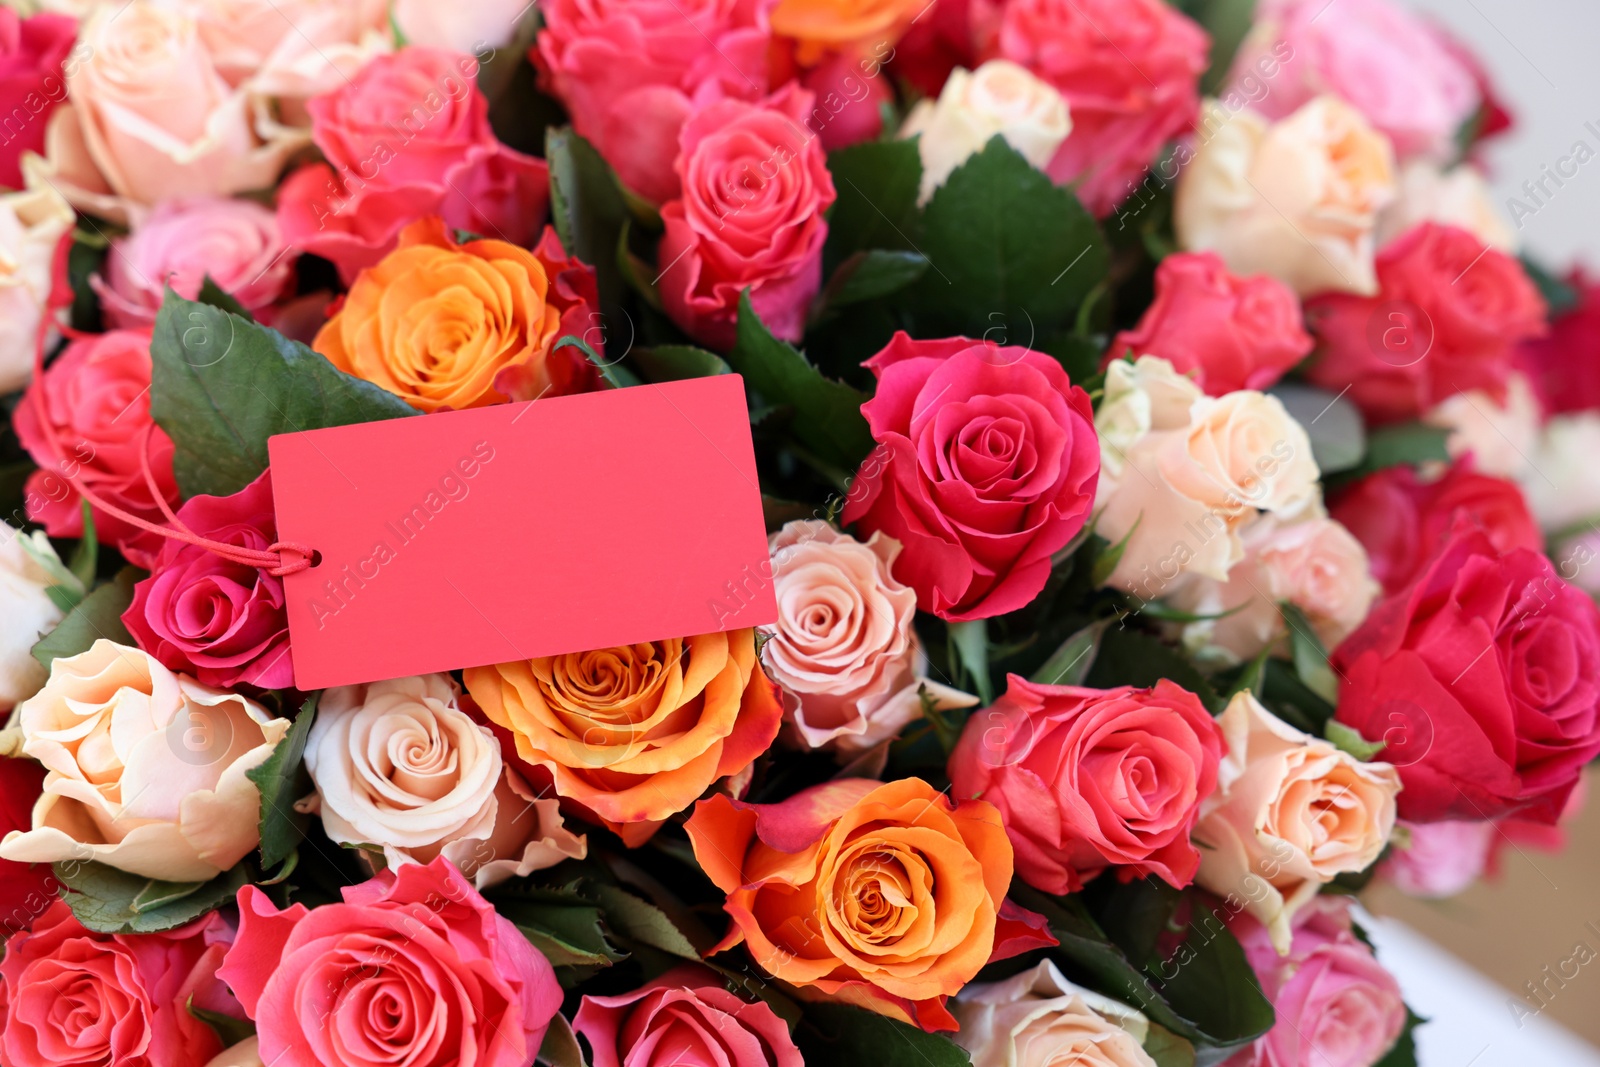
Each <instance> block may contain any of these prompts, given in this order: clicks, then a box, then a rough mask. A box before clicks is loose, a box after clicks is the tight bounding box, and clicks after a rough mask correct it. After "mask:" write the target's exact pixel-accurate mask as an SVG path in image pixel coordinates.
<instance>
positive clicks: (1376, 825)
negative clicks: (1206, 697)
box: [1194, 689, 1400, 953]
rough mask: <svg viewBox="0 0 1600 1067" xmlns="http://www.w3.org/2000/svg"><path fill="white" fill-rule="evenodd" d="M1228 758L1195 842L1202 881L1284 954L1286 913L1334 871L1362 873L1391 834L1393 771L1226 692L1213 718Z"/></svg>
mask: <svg viewBox="0 0 1600 1067" xmlns="http://www.w3.org/2000/svg"><path fill="white" fill-rule="evenodd" d="M1218 721H1219V722H1220V723H1221V725H1222V734H1223V737H1224V739H1225V740H1226V742H1227V750H1228V751H1227V755H1226V756H1225V757H1224V758H1223V761H1222V771H1221V775H1220V777H1219V780H1218V786H1217V791H1216V793H1215V794H1214V795H1213V796H1212V797H1211V798H1210V799H1209V800H1207V801H1206V803H1205V805H1204V806H1203V808H1202V815H1201V817H1200V824H1199V825H1198V826H1196V827H1195V832H1194V839H1195V842H1196V843H1197V844H1198V845H1199V846H1200V873H1199V875H1198V876H1197V877H1196V879H1195V880H1196V881H1197V882H1199V883H1200V885H1201V886H1202V887H1204V888H1205V889H1208V890H1210V891H1211V892H1213V893H1216V894H1217V895H1218V896H1225V897H1228V898H1229V899H1230V900H1233V901H1237V900H1238V898H1239V897H1240V896H1242V897H1244V900H1243V901H1241V902H1239V903H1240V906H1242V907H1244V908H1245V909H1246V910H1248V911H1249V913H1250V914H1251V915H1253V916H1255V917H1256V919H1258V920H1259V921H1260V922H1261V924H1262V925H1263V926H1265V927H1266V928H1267V930H1268V932H1269V933H1270V935H1271V938H1272V944H1273V946H1274V947H1275V948H1277V950H1278V952H1279V953H1284V952H1287V951H1289V940H1290V932H1291V924H1292V923H1293V920H1294V916H1295V913H1296V912H1297V911H1299V910H1300V909H1301V908H1303V907H1305V905H1306V904H1307V903H1308V902H1310V901H1311V900H1312V899H1314V898H1315V897H1316V895H1317V890H1319V889H1320V888H1322V886H1323V885H1325V884H1327V883H1328V882H1331V881H1333V880H1334V878H1336V877H1338V876H1339V875H1341V874H1347V873H1354V872H1356V871H1364V870H1366V869H1367V868H1368V867H1370V866H1372V864H1373V863H1374V862H1375V861H1376V860H1377V858H1378V855H1379V853H1381V852H1382V851H1383V846H1384V845H1386V844H1387V843H1388V841H1389V834H1390V833H1391V832H1392V831H1393V830H1394V820H1395V794H1397V793H1398V792H1400V775H1399V773H1398V772H1397V771H1396V770H1395V768H1394V767H1392V766H1390V765H1389V764H1387V763H1362V762H1361V761H1360V760H1357V759H1356V758H1355V757H1353V756H1351V755H1349V754H1348V753H1346V752H1343V751H1341V750H1339V749H1337V748H1335V747H1334V746H1333V745H1332V744H1330V743H1329V742H1327V741H1324V740H1322V739H1321V738H1317V737H1312V736H1310V735H1309V734H1305V733H1301V732H1300V731H1299V730H1296V729H1295V728H1294V727H1292V726H1290V725H1289V724H1288V723H1286V722H1284V721H1283V720H1281V719H1279V718H1278V717H1277V716H1276V715H1273V714H1272V712H1270V711H1268V710H1267V709H1266V708H1264V707H1262V706H1261V703H1260V702H1259V701H1258V700H1256V698H1255V697H1253V696H1251V695H1250V691H1249V690H1248V689H1247V690H1243V691H1241V692H1239V693H1237V694H1235V695H1234V698H1233V699H1232V700H1231V701H1230V702H1229V703H1228V707H1227V710H1225V711H1224V712H1223V713H1222V716H1221V718H1220V719H1219V720H1218Z"/></svg>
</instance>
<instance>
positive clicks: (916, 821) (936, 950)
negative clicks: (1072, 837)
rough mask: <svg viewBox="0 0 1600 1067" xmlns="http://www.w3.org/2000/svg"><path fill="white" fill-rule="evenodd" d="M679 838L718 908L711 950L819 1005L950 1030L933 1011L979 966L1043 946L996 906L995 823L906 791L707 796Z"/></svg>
mask: <svg viewBox="0 0 1600 1067" xmlns="http://www.w3.org/2000/svg"><path fill="white" fill-rule="evenodd" d="M685 829H687V830H688V832H689V840H690V841H691V842H692V843H693V845H694V853H695V858H696V859H697V860H699V861H700V866H701V867H702V868H703V869H704V870H705V872H706V874H707V876H708V877H710V879H711V881H712V882H713V883H714V884H715V885H716V887H717V888H718V889H720V890H722V891H723V892H724V893H726V894H728V900H727V903H726V904H725V905H724V908H725V910H726V911H727V913H728V915H729V917H730V918H731V919H732V920H733V922H732V925H731V927H730V928H729V930H728V935H727V937H725V938H724V939H723V941H722V943H721V944H720V945H719V946H718V948H717V950H720V949H726V948H731V947H733V946H734V945H737V944H739V943H740V942H741V941H743V942H744V943H745V945H746V947H748V948H749V950H750V954H751V956H752V957H754V959H755V961H756V963H757V964H758V965H759V966H761V967H762V968H763V969H764V970H766V972H767V973H768V974H770V975H772V976H773V977H774V978H777V979H778V980H780V981H783V982H787V983H789V984H791V985H794V986H798V987H801V989H802V991H803V992H804V993H805V994H807V995H810V996H814V997H817V998H818V999H823V998H837V999H838V1000H841V1001H843V1002H845V1003H849V1004H857V1005H859V1006H861V1007H866V1008H871V1009H872V1010H874V1011H878V1012H882V1013H883V1014H886V1015H892V1016H894V1017H896V1018H899V1019H902V1020H904V1021H907V1022H912V1023H915V1024H916V1025H918V1026H921V1027H922V1028H923V1029H925V1030H929V1031H933V1030H954V1029H955V1028H956V1022H955V1019H954V1018H952V1017H951V1015H950V1012H949V1011H948V1009H946V1007H945V1000H946V998H948V997H949V996H951V995H952V994H954V993H956V992H957V991H959V990H960V989H961V987H962V986H964V985H965V984H966V983H967V982H969V981H971V980H972V978H973V976H974V975H976V974H977V973H978V971H979V969H980V968H982V967H983V966H984V964H986V963H988V962H990V961H991V960H995V959H1004V958H1006V957H1008V956H1013V955H1017V954H1018V953H1021V952H1025V951H1027V950H1029V949H1032V948H1038V947H1041V946H1043V945H1049V944H1054V943H1055V939H1054V938H1052V937H1050V936H1049V935H1048V934H1045V933H1043V931H1042V926H1043V920H1042V919H1041V918H1040V917H1039V916H1037V915H1033V914H1032V913H1031V912H1026V911H1023V910H1022V909H1021V908H1018V907H1016V906H1015V905H1013V904H1011V903H1010V902H1008V901H1006V900H1005V893H1006V888H1007V887H1008V886H1009V885H1010V884H1011V844H1010V842H1009V841H1007V840H1006V833H1005V828H1004V827H1003V826H1002V825H1001V820H1000V813H999V811H997V810H996V809H995V807H994V805H992V804H988V803H986V802H984V801H981V800H967V801H962V802H960V803H952V802H951V801H950V800H949V798H948V797H946V796H944V795H943V794H941V793H939V792H938V791H937V790H935V789H934V788H933V787H932V786H930V785H928V784H927V783H926V782H924V781H922V780H921V779H919V778H907V779H903V780H901V781H897V782H890V783H888V784H885V783H883V782H876V781H870V780H867V779H862V778H845V779H836V780H834V781H832V782H827V783H825V784H823V785H819V786H814V787H812V788H810V789H807V790H805V791H803V792H800V793H797V794H795V795H794V796H792V797H790V798H789V799H788V800H785V801H783V802H782V803H779V804H745V803H741V802H740V801H736V800H733V799H731V798H729V797H726V796H714V797H712V798H711V799H709V800H703V801H701V802H700V803H699V804H698V805H696V807H695V811H694V814H693V815H691V816H690V817H689V822H688V824H687V826H686V827H685ZM717 950H713V951H717Z"/></svg>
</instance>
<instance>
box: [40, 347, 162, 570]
mask: <svg viewBox="0 0 1600 1067" xmlns="http://www.w3.org/2000/svg"><path fill="white" fill-rule="evenodd" d="M150 369H151V366H150V337H149V335H148V334H143V333H134V332H132V331H128V330H112V331H111V332H109V333H102V334H92V335H88V336H85V337H84V338H82V339H81V340H77V341H73V342H72V343H71V344H70V345H68V346H67V348H66V350H65V351H64V352H62V353H61V355H60V356H58V357H56V359H55V361H54V362H52V363H51V364H50V366H49V367H48V368H47V369H46V370H45V372H44V377H43V378H41V379H40V380H38V381H35V382H34V383H33V384H32V385H30V386H29V387H28V391H27V393H26V394H25V395H24V396H23V399H22V402H21V403H20V404H18V405H17V410H16V412H15V414H14V415H13V416H12V418H13V424H14V425H15V427H16V430H17V436H18V437H19V438H21V440H22V446H23V447H24V448H26V449H27V450H28V454H29V455H31V456H32V457H33V461H34V462H35V463H37V464H39V467H40V469H39V470H37V471H34V472H33V474H31V475H29V477H28V498H27V503H28V517H29V518H31V519H33V520H34V521H35V522H41V523H43V524H44V528H45V529H46V530H48V531H49V532H50V534H51V536H53V537H81V536H82V535H83V509H82V507H81V498H80V497H79V496H78V491H77V490H76V489H74V488H72V487H71V486H70V485H68V484H67V479H68V478H71V479H74V480H76V481H80V482H82V483H83V484H84V485H86V486H88V488H89V489H90V491H91V492H93V493H95V494H96V495H98V496H100V497H102V498H103V499H105V500H108V501H110V502H111V503H112V504H114V505H116V506H117V507H119V508H121V509H122V510H124V511H128V512H132V513H133V514H135V515H138V516H139V517H140V518H143V519H146V520H148V521H150V522H154V523H156V524H157V525H159V524H161V523H162V522H164V521H165V514H164V512H163V510H162V506H161V505H162V504H163V503H165V504H166V505H167V506H169V507H170V506H172V505H175V504H177V502H178V483H177V480H176V479H175V478H174V477H173V474H172V451H173V449H172V440H171V438H169V437H167V435H166V432H165V431H163V430H162V429H161V428H160V427H159V426H156V425H155V423H154V421H153V420H152V419H151V418H150ZM46 424H48V426H49V430H48V431H47V430H46ZM51 435H53V436H54V438H55V440H56V442H57V443H58V444H59V446H60V449H61V450H60V451H59V452H57V451H56V450H55V448H53V447H52V445H51V443H50V440H49V437H50V436H51ZM146 460H148V462H149V465H150V471H151V474H152V476H153V479H152V480H153V481H154V483H155V485H154V488H155V492H154V493H152V492H151V484H150V481H147V480H146V478H145V476H144V463H145V461H146ZM157 496H159V497H160V498H161V499H160V500H159V501H158V500H157V499H156V498H157ZM94 525H95V534H96V536H98V537H99V539H100V540H101V541H102V542H105V543H108V544H113V545H116V546H117V548H118V549H119V550H120V551H121V552H122V554H123V555H124V556H126V557H127V559H128V562H130V563H132V564H134V565H135V566H139V567H146V568H148V567H149V566H150V565H151V563H152V562H153V561H154V560H155V558H156V555H157V554H158V553H159V552H160V551H161V548H162V545H163V544H165V543H166V542H165V540H164V539H163V538H161V537H160V536H158V535H156V534H153V533H149V532H148V531H145V530H143V529H140V528H139V527H136V526H134V525H132V524H131V523H127V522H124V521H123V520H121V519H119V518H117V517H115V516H114V515H111V514H108V513H107V512H104V511H101V510H100V509H98V508H96V509H95V511H94Z"/></svg>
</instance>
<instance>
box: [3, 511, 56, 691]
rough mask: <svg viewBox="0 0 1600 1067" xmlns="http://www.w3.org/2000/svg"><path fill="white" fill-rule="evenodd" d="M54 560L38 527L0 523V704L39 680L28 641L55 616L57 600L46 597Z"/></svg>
mask: <svg viewBox="0 0 1600 1067" xmlns="http://www.w3.org/2000/svg"><path fill="white" fill-rule="evenodd" d="M60 566H61V560H60V558H59V557H58V556H57V555H56V550H55V548H54V547H53V546H52V545H51V544H50V539H49V538H48V537H46V536H45V535H44V534H43V533H41V532H40V531H38V530H35V531H33V532H32V533H23V532H22V531H21V530H18V529H16V528H15V527H13V526H12V525H11V524H10V523H0V616H3V617H4V618H5V620H6V625H5V630H4V631H3V632H0V710H3V711H10V710H11V708H13V707H14V706H15V705H16V703H17V701H19V700H26V699H27V698H29V697H31V696H33V694H35V693H37V692H38V691H39V687H40V686H41V685H43V684H44V680H45V670H44V668H43V667H42V666H40V664H39V661H38V660H36V659H34V658H33V646H34V645H35V644H37V643H38V641H39V638H41V637H43V636H44V635H45V634H47V633H49V632H50V631H51V630H54V629H55V628H56V623H58V622H60V621H61V616H62V614H63V613H62V610H61V605H60V604H57V603H56V602H55V601H54V600H52V599H51V598H50V587H51V586H53V585H55V584H57V573H56V568H59V567H60Z"/></svg>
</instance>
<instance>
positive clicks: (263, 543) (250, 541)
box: [122, 471, 294, 689]
mask: <svg viewBox="0 0 1600 1067" xmlns="http://www.w3.org/2000/svg"><path fill="white" fill-rule="evenodd" d="M178 521H179V523H181V524H182V525H183V526H185V527H187V528H188V529H190V530H192V531H194V532H195V533H197V534H199V535H200V536H201V537H207V538H210V539H211V540H214V541H222V542H224V543H226V544H230V545H239V546H241V547H243V548H253V549H265V548H267V547H268V546H270V545H272V544H273V543H274V542H276V541H277V540H278V524H277V519H276V517H275V516H274V514H273V511H272V472H271V471H267V472H265V473H263V474H262V475H261V477H259V478H257V479H256V480H255V481H253V482H251V483H250V484H249V485H247V486H245V487H244V488H243V489H241V490H240V491H239V492H237V493H235V494H233V495H232V496H197V497H192V498H191V499H189V500H188V501H186V502H185V503H184V505H183V507H181V508H179V509H178ZM150 571H151V575H150V577H148V578H146V579H145V580H144V581H142V582H140V583H139V584H137V585H135V586H134V587H133V603H132V604H131V605H129V607H128V610H127V611H126V612H124V613H123V616H122V624H123V625H124V626H126V627H127V628H128V632H129V633H130V634H132V635H133V639H134V640H135V641H136V642H137V643H138V645H139V647H140V648H142V649H144V650H145V651H146V652H148V653H150V654H151V655H152V656H154V657H155V658H156V659H157V660H159V661H160V662H161V664H162V665H163V666H165V667H167V668H168V669H169V670H174V671H182V672H184V673H185V674H192V675H194V676H195V677H196V678H198V679H199V680H200V681H201V682H203V683H205V684H206V685H215V686H221V687H224V688H228V687H232V686H235V685H238V684H239V683H241V682H244V683H246V684H249V685H256V686H260V687H261V688H262V689H282V688H285V687H288V686H292V685H294V660H293V659H292V658H291V657H290V653H289V623H288V617H287V616H286V615H285V614H284V606H283V579H282V578H277V577H274V576H273V575H271V574H268V573H267V572H266V571H264V570H261V569H260V568H258V567H251V566H247V565H245V564H243V563H234V562H233V561H231V560H226V559H223V558H222V557H221V556H219V555H217V554H216V553H214V552H212V551H210V550H209V549H205V548H201V547H199V546H197V545H191V544H189V543H188V542H187V541H179V540H178V539H176V538H169V539H167V540H166V541H165V542H164V544H163V546H162V548H161V552H160V554H159V555H158V556H156V558H155V560H154V561H153V562H152V563H151V564H150Z"/></svg>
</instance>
